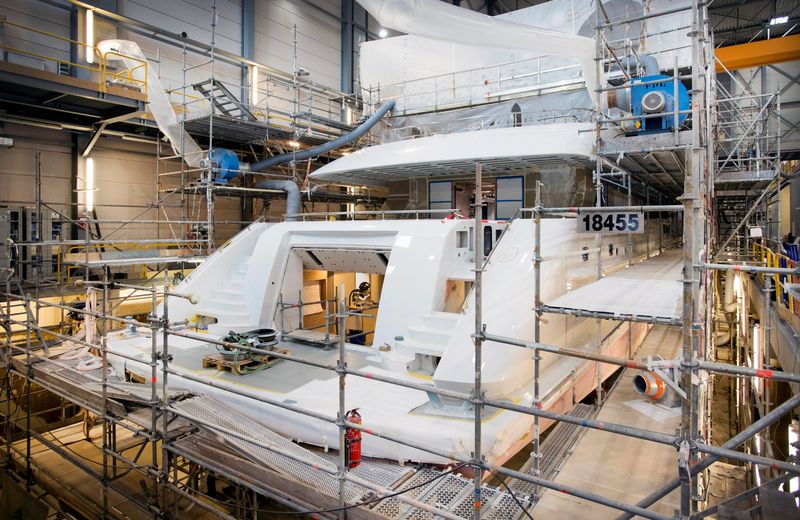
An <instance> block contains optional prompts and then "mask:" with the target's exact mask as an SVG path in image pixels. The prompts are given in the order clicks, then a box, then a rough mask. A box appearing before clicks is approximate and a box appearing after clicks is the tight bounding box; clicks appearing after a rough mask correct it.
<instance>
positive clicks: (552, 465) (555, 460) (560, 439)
mask: <svg viewBox="0 0 800 520" xmlns="http://www.w3.org/2000/svg"><path fill="white" fill-rule="evenodd" d="M596 413H597V409H596V408H595V407H594V406H591V405H588V404H581V403H578V404H576V405H575V406H574V407H573V408H572V410H570V412H569V414H567V415H571V416H573V417H579V418H581V419H588V418H591V417H593V416H594V415H595V414H596ZM583 430H584V428H582V427H581V426H578V425H576V424H569V423H565V422H559V423H558V424H556V425H555V426H553V431H551V432H550V433H549V434H548V436H547V438H545V440H544V441H542V443H541V446H540V447H539V448H540V449H539V451H540V453H541V457H542V458H541V463H540V466H539V470H540V474H541V477H542V478H546V479H549V480H552V479H553V478H555V475H556V473H558V469H559V468H560V467H561V465H562V464H563V463H564V461H565V460H566V458H567V457H568V456H569V452H570V451H571V450H572V448H573V447H574V446H575V444H577V442H578V439H579V438H580V436H581V433H582V431H583ZM533 462H534V459H533V457H531V458H530V459H528V460H527V461H526V462H525V464H524V465H523V466H522V468H520V472H522V473H525V474H528V475H533V473H534V469H533ZM508 486H509V487H510V488H511V489H512V490H513V491H514V493H516V494H518V495H527V496H532V495H533V492H534V487H535V486H534V485H533V484H531V483H530V482H525V481H523V480H518V479H511V480H510V481H509V482H508Z"/></svg>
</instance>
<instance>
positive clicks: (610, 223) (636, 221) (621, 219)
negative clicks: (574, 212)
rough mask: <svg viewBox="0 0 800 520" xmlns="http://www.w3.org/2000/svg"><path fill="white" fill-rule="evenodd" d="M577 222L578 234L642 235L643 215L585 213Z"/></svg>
mask: <svg viewBox="0 0 800 520" xmlns="http://www.w3.org/2000/svg"><path fill="white" fill-rule="evenodd" d="M577 220H578V233H644V214H643V213H627V212H619V213H585V214H583V216H578V219H577Z"/></svg>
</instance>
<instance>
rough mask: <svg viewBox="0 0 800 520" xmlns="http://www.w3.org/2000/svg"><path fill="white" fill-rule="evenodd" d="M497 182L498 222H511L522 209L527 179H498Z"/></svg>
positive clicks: (515, 177) (496, 214)
mask: <svg viewBox="0 0 800 520" xmlns="http://www.w3.org/2000/svg"><path fill="white" fill-rule="evenodd" d="M496 182H497V195H496V196H497V199H496V200H497V209H496V211H495V216H496V218H497V220H511V218H512V217H513V216H514V214H515V213H516V212H517V210H518V209H520V208H521V207H522V204H523V200H524V198H523V197H524V193H525V179H524V178H523V177H522V176H514V177H498V178H497V179H496Z"/></svg>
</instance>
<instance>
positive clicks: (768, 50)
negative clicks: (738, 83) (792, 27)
mask: <svg viewBox="0 0 800 520" xmlns="http://www.w3.org/2000/svg"><path fill="white" fill-rule="evenodd" d="M716 55H717V67H716V68H717V72H722V71H724V70H725V69H728V70H736V69H747V68H751V67H761V66H762V65H770V64H772V63H781V62H783V61H792V60H800V34H796V35H793V36H785V37H783V38H772V39H771V40H761V41H757V42H750V43H743V44H741V45H731V46H729V47H719V48H718V49H716ZM722 65H725V67H724V68H723V67H722Z"/></svg>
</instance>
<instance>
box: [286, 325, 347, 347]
mask: <svg viewBox="0 0 800 520" xmlns="http://www.w3.org/2000/svg"><path fill="white" fill-rule="evenodd" d="M284 337H285V338H286V339H288V340H292V341H299V342H301V343H305V344H307V345H314V346H317V347H323V348H328V347H330V346H332V345H336V344H338V343H339V336H337V335H335V334H328V335H326V334H325V333H324V332H320V331H318V330H308V329H297V330H293V331H292V332H289V333H287V334H286V335H285V336H284Z"/></svg>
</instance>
